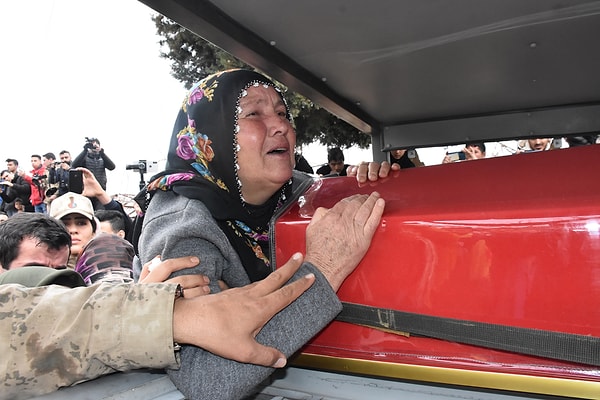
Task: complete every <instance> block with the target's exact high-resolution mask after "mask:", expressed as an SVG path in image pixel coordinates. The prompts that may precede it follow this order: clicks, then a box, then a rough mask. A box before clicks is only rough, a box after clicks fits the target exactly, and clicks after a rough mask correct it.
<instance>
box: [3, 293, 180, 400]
mask: <svg viewBox="0 0 600 400" xmlns="http://www.w3.org/2000/svg"><path fill="white" fill-rule="evenodd" d="M176 286H177V285H173V284H164V283H158V284H144V285H129V284H122V285H111V284H106V283H104V284H101V285H94V286H90V287H80V288H75V289H69V288H65V287H62V286H55V285H52V286H44V287H35V288H26V287H24V286H20V285H14V284H6V285H0V337H1V338H2V340H0V346H1V347H0V351H1V354H2V362H0V377H2V381H3V384H2V396H0V397H2V398H9V399H19V398H29V397H31V396H34V395H40V394H44V393H48V392H52V391H54V390H56V389H58V388H59V387H61V386H69V385H72V384H75V383H78V382H81V381H85V380H89V379H93V378H96V377H98V376H100V375H104V374H108V373H111V372H115V371H127V370H131V369H136V368H165V367H169V368H177V367H178V366H179V364H178V360H177V359H176V356H175V353H174V350H173V326H172V324H173V303H174V298H175V296H174V295H175V289H176ZM4 396H7V397H4Z"/></svg>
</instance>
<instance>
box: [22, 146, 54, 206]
mask: <svg viewBox="0 0 600 400" xmlns="http://www.w3.org/2000/svg"><path fill="white" fill-rule="evenodd" d="M31 166H32V167H33V169H32V170H31V171H29V173H24V172H23V171H22V170H18V174H19V176H21V177H22V178H23V180H25V182H27V183H28V184H29V186H30V187H31V195H30V196H29V201H30V202H31V204H32V205H33V210H34V211H35V212H37V213H43V214H47V213H48V210H47V207H46V203H44V199H45V197H46V189H48V175H47V174H46V168H45V167H44V164H43V163H42V157H41V156H40V155H38V154H32V155H31Z"/></svg>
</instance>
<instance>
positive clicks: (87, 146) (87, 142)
mask: <svg viewBox="0 0 600 400" xmlns="http://www.w3.org/2000/svg"><path fill="white" fill-rule="evenodd" d="M94 142H95V143H99V141H98V139H96V138H89V137H87V136H86V137H85V145H84V146H83V147H84V148H85V149H95V148H96V146H95V145H94Z"/></svg>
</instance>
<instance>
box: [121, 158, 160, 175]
mask: <svg viewBox="0 0 600 400" xmlns="http://www.w3.org/2000/svg"><path fill="white" fill-rule="evenodd" d="M125 169H128V170H133V171H139V172H140V173H142V174H145V173H149V174H152V175H154V174H156V173H157V172H158V161H146V160H139V161H138V162H137V163H135V164H127V165H125Z"/></svg>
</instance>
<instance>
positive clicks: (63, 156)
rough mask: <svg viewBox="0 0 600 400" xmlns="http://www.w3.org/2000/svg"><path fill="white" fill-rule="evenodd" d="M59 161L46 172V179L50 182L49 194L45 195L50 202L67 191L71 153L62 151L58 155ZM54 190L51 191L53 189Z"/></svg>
mask: <svg viewBox="0 0 600 400" xmlns="http://www.w3.org/2000/svg"><path fill="white" fill-rule="evenodd" d="M59 158H60V160H59V161H56V162H54V164H53V165H52V167H50V169H49V170H48V179H49V181H50V186H51V189H50V192H51V193H47V194H46V195H47V196H48V199H49V200H50V201H52V200H54V199H55V198H57V197H60V196H62V195H63V194H65V193H67V192H68V191H69V170H70V169H71V153H69V152H68V151H67V150H63V151H61V152H60V153H59ZM54 188H55V189H56V190H53V189H54Z"/></svg>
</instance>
